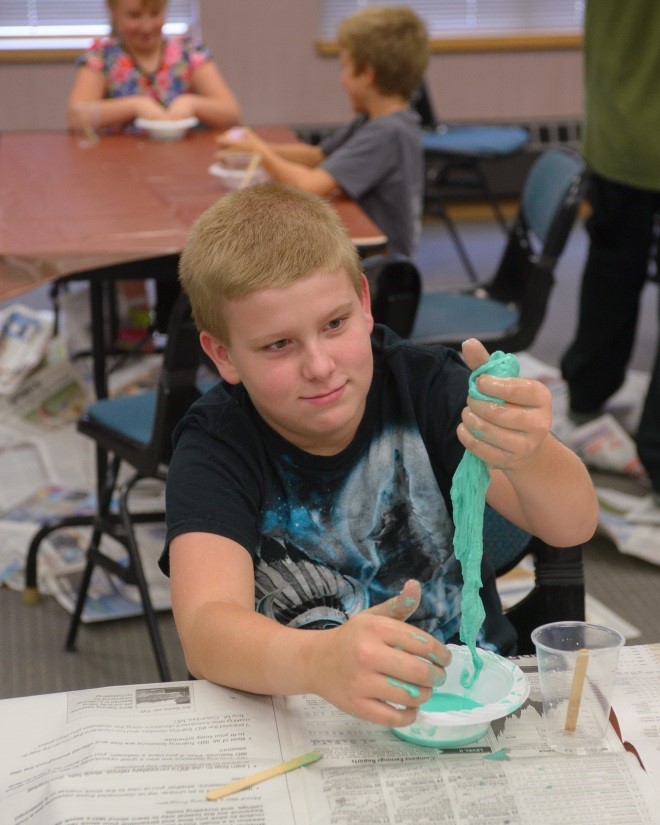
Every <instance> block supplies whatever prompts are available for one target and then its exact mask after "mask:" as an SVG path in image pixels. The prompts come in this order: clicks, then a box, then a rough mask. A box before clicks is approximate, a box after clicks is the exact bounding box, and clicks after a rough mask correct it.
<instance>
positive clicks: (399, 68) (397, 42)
mask: <svg viewBox="0 0 660 825" xmlns="http://www.w3.org/2000/svg"><path fill="white" fill-rule="evenodd" d="M337 40H338V42H339V46H340V47H341V48H342V49H345V50H346V52H347V53H348V56H349V57H350V60H351V62H352V64H353V69H354V70H355V72H356V73H360V72H361V71H363V70H364V69H365V68H366V67H367V66H373V68H374V72H375V75H376V87H377V88H378V90H379V92H380V93H381V94H383V95H401V96H402V97H403V98H405V99H406V100H407V99H408V98H409V97H410V96H411V95H412V93H413V92H414V91H415V89H416V88H417V87H418V86H419V84H420V81H421V79H422V75H423V74H424V70H425V69H426V66H427V64H428V61H429V37H428V33H427V31H426V27H425V26H424V23H423V22H422V21H421V20H420V18H419V17H418V16H417V15H416V14H415V12H414V11H413V10H412V9H411V8H409V7H408V6H366V7H365V8H363V9H360V11H357V12H355V14H352V15H351V16H350V17H347V18H345V19H344V20H342V22H341V23H340V24H339V28H338V30H337Z"/></svg>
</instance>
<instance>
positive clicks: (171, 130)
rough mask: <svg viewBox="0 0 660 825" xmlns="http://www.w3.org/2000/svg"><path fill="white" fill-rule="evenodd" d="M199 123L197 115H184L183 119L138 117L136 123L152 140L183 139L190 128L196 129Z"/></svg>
mask: <svg viewBox="0 0 660 825" xmlns="http://www.w3.org/2000/svg"><path fill="white" fill-rule="evenodd" d="M198 123H199V120H197V118H196V117H184V118H182V119H181V120H149V119H148V118H146V117H138V118H136V120H135V125H136V126H137V128H138V129H143V130H144V131H145V132H146V133H147V134H148V135H149V137H150V138H151V139H152V140H181V138H182V137H184V136H185V134H186V132H187V131H188V129H194V128H195V126H197V124H198Z"/></svg>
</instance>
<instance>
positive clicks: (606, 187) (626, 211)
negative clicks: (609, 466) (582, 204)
mask: <svg viewBox="0 0 660 825" xmlns="http://www.w3.org/2000/svg"><path fill="white" fill-rule="evenodd" d="M588 196H589V200H590V202H591V207H592V215H591V217H590V218H589V219H588V221H587V231H588V233H589V238H590V241H591V243H590V247H589V255H588V257H587V262H586V265H585V269H584V273H583V276H582V290H581V294H580V312H579V320H578V329H577V333H576V336H575V340H574V341H573V343H572V344H571V346H570V347H569V349H568V350H567V352H566V354H565V355H564V357H563V359H562V362H561V370H562V375H563V377H564V378H565V380H566V381H567V383H568V388H569V394H570V404H571V409H573V410H575V412H582V413H589V412H595V411H596V410H598V409H599V408H600V407H602V405H603V404H604V403H605V401H607V399H608V398H609V397H610V396H611V395H613V394H614V393H615V392H616V391H617V390H618V389H619V388H620V387H621V385H622V384H623V382H624V379H625V376H626V368H627V366H628V362H629V361H630V356H631V353H632V349H633V345H634V342H635V332H636V329H637V318H638V314H639V303H640V295H641V292H642V289H643V288H644V285H645V283H646V281H647V279H648V272H649V260H650V254H651V250H652V249H653V247H654V238H653V226H654V222H655V220H656V217H657V216H658V215H659V214H660V192H651V191H648V190H643V189H636V188H634V187H630V186H624V185H622V184H619V183H614V182H613V181H610V180H607V179H605V178H602V177H600V175H597V174H595V173H592V175H591V177H590V180H589V191H588ZM656 254H657V253H656ZM637 451H638V453H639V457H640V459H641V461H642V463H643V464H644V466H645V468H646V470H647V471H648V473H649V475H650V477H651V481H652V483H653V487H654V489H655V490H656V491H658V492H660V350H659V351H658V352H657V353H656V360H655V364H654V367H653V372H652V375H651V384H650V386H649V390H648V394H647V396H646V401H645V404H644V411H643V413H642V419H641V421H640V425H639V430H638V433H637Z"/></svg>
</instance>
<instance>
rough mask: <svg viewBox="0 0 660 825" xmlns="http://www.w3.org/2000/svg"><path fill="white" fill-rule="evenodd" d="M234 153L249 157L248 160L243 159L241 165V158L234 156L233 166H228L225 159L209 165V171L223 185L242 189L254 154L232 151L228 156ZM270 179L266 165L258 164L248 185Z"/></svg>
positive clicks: (266, 181)
mask: <svg viewBox="0 0 660 825" xmlns="http://www.w3.org/2000/svg"><path fill="white" fill-rule="evenodd" d="M232 155H240V156H242V157H243V158H245V157H247V162H245V160H243V163H242V165H240V164H239V160H240V158H239V159H236V158H232V160H231V164H232V165H231V166H227V165H226V164H225V163H224V161H223V163H214V164H212V165H211V166H209V173H210V174H211V175H214V176H215V177H216V178H220V180H221V181H222V184H223V186H225V187H226V188H227V189H241V188H242V186H243V179H244V178H245V172H246V170H247V167H248V164H249V162H250V158H251V157H252V155H251V154H250V153H249V152H245V153H244V152H231V153H228V155H227V157H231V156H232ZM270 180H272V179H271V177H270V175H269V174H268V172H266V170H265V169H264V167H263V166H257V168H256V169H255V170H254V172H253V173H252V176H251V177H250V180H249V181H248V182H247V184H246V185H247V186H254V184H255V183H268V182H269V181H270Z"/></svg>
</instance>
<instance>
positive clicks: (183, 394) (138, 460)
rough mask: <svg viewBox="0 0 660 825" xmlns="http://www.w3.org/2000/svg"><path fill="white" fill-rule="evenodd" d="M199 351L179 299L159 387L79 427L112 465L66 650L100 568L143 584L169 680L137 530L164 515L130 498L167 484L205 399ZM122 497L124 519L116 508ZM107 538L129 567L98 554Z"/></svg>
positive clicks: (114, 403)
mask: <svg viewBox="0 0 660 825" xmlns="http://www.w3.org/2000/svg"><path fill="white" fill-rule="evenodd" d="M200 358H201V349H200V347H199V341H198V335H197V330H196V328H195V325H194V323H193V321H192V318H191V313H190V305H189V303H188V298H187V296H186V295H185V294H183V293H181V294H180V295H179V297H178V298H177V299H176V301H175V303H174V306H173V309H172V312H171V314H170V319H169V323H168V326H167V344H166V347H165V351H164V354H163V367H162V370H161V374H160V377H159V382H158V388H157V389H156V390H154V391H153V392H147V393H144V394H142V395H124V396H118V397H116V398H104V399H102V400H100V401H97V402H95V403H94V404H92V405H91V406H90V407H89V408H88V409H87V411H86V412H85V414H84V415H83V416H82V417H81V418H80V420H79V422H78V430H79V432H81V433H83V434H84V435H87V436H89V437H90V438H92V439H93V440H94V441H95V442H96V446H97V448H98V449H101V450H104V451H105V452H106V453H107V454H108V455H109V456H111V460H110V462H109V469H108V472H107V475H106V478H105V479H103V483H102V484H101V485H100V491H99V501H98V509H97V513H96V515H95V516H94V518H93V520H92V528H93V529H92V536H91V539H90V543H89V547H88V549H87V564H86V567H85V571H84V573H83V577H82V581H81V584H80V588H79V591H78V600H77V604H76V609H75V612H74V614H73V617H72V619H71V624H70V627H69V633H68V636H67V640H66V647H67V649H68V650H74V649H75V641H76V635H77V632H78V628H79V626H80V620H81V616H82V611H83V608H84V606H85V601H86V598H87V591H88V588H89V584H90V580H91V577H92V572H93V570H94V568H95V567H96V566H97V565H99V566H100V567H103V568H104V569H106V570H108V571H109V572H111V573H112V574H114V575H115V576H117V577H118V578H119V579H121V580H122V581H124V582H127V583H129V584H134V585H137V587H138V590H139V593H140V598H141V600H142V606H143V609H144V615H145V619H146V621H147V626H148V630H149V634H150V637H151V643H152V647H153V650H154V655H155V658H156V663H157V666H158V671H159V673H160V677H161V679H162V680H163V681H168V680H169V678H170V675H169V668H168V665H167V660H166V657H165V652H164V648H163V644H162V641H161V638H160V633H159V630H158V624H157V620H156V615H155V612H154V609H153V606H152V604H151V599H150V597H149V590H148V588H147V582H146V578H145V575H144V570H143V567H142V562H141V560H140V554H139V550H138V543H137V540H136V537H135V531H134V525H135V524H136V523H143V522H155V521H163V520H164V513H163V512H162V511H160V512H149V513H144V512H139V513H132V512H131V509H130V494H131V492H132V490H133V489H134V487H135V485H136V484H137V483H138V482H139V481H140V480H141V479H144V478H155V479H159V480H161V481H164V480H165V478H166V473H167V465H168V463H169V460H170V458H171V454H172V431H173V430H174V427H175V426H176V424H177V423H178V422H179V421H180V419H181V418H182V417H183V415H184V413H185V412H186V410H187V409H188V407H189V406H190V404H192V402H193V401H194V400H195V399H196V398H197V397H198V396H199V394H200V393H199V390H198V389H197V387H196V383H195V381H196V376H197V370H198V367H199V364H200ZM122 464H126V465H129V466H130V467H131V468H132V473H131V475H130V476H129V477H128V478H127V479H126V481H123V482H122V483H119V478H118V477H119V469H120V466H121V465H122ZM115 493H117V494H118V509H119V512H118V514H117V513H116V512H114V508H113V507H112V503H113V497H114V496H115ZM104 534H107V535H109V536H112V538H114V539H115V540H116V541H118V542H120V544H122V545H123V546H124V547H125V549H126V551H127V554H128V559H127V563H126V564H120V563H118V562H117V561H116V560H114V559H112V558H110V557H109V556H107V555H105V554H104V553H103V551H102V549H101V547H100V544H101V538H102V536H103V535H104Z"/></svg>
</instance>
